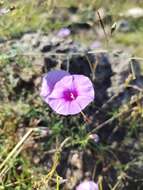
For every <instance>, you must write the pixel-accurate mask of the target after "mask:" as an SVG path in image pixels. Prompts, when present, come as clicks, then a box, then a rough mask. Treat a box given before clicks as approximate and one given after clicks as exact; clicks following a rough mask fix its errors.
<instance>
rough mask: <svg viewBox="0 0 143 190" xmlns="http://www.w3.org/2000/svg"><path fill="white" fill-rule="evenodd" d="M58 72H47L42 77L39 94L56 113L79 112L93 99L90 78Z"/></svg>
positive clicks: (70, 113)
mask: <svg viewBox="0 0 143 190" xmlns="http://www.w3.org/2000/svg"><path fill="white" fill-rule="evenodd" d="M53 72H54V71H53ZM58 72H61V71H55V73H52V74H51V73H49V74H48V75H47V76H46V77H45V78H44V79H43V84H42V89H41V96H42V97H43V99H44V100H45V102H46V103H48V104H49V106H50V107H51V108H52V109H53V110H54V111H55V112H56V113H58V114H61V115H74V114H77V113H79V112H81V111H82V110H83V109H84V108H85V107H86V106H87V105H88V104H89V103H90V102H92V101H93V100H94V88H93V85H92V83H91V81H90V79H89V78H88V77H86V76H84V75H69V74H68V73H67V72H65V71H62V72H64V73H58ZM54 75H55V76H54ZM50 76H51V78H50ZM57 76H58V79H57Z"/></svg>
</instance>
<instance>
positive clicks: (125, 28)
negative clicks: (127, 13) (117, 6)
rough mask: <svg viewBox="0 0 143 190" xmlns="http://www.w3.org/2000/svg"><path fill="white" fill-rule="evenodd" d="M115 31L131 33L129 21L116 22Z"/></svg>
mask: <svg viewBox="0 0 143 190" xmlns="http://www.w3.org/2000/svg"><path fill="white" fill-rule="evenodd" d="M117 30H118V31H119V32H129V31H131V26H130V24H129V21H127V20H124V19H122V20H119V21H118V22H117Z"/></svg>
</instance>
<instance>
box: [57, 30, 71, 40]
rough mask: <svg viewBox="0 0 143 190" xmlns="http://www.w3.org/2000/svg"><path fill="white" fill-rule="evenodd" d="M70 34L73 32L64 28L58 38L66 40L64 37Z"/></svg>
mask: <svg viewBox="0 0 143 190" xmlns="http://www.w3.org/2000/svg"><path fill="white" fill-rule="evenodd" d="M70 34H71V31H70V30H69V29H68V28H62V29H60V30H59V32H58V33H57V36H58V37H61V38H64V37H67V36H69V35H70Z"/></svg>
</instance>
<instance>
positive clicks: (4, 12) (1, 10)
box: [0, 8, 10, 16]
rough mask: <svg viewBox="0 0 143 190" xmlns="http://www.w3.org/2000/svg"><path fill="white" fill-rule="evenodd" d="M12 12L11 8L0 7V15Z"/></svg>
mask: <svg viewBox="0 0 143 190" xmlns="http://www.w3.org/2000/svg"><path fill="white" fill-rule="evenodd" d="M9 12H10V9H7V8H2V9H0V16H2V15H5V14H7V13H9Z"/></svg>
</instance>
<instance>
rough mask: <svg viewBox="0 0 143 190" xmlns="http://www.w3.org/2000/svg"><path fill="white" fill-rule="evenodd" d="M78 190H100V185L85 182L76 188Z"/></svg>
mask: <svg viewBox="0 0 143 190" xmlns="http://www.w3.org/2000/svg"><path fill="white" fill-rule="evenodd" d="M76 190H98V184H97V183H95V182H94V181H84V182H82V183H80V184H79V185H78V186H77V187H76Z"/></svg>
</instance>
